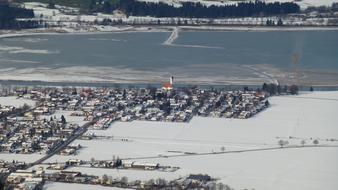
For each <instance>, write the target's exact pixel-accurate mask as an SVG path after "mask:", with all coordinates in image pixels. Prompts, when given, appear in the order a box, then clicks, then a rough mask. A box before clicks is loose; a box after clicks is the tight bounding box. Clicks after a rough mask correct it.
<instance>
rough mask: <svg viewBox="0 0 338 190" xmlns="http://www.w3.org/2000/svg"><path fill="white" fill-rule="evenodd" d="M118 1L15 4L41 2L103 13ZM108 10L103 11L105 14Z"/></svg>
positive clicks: (56, 0) (59, 0) (58, 0)
mask: <svg viewBox="0 0 338 190" xmlns="http://www.w3.org/2000/svg"><path fill="white" fill-rule="evenodd" d="M118 1H119V0H16V2H41V3H47V4H49V3H51V4H55V5H61V6H69V7H75V8H80V10H81V11H84V12H96V11H103V9H104V8H105V7H108V6H109V7H111V5H113V4H115V3H116V2H118ZM107 11H110V10H105V12H107Z"/></svg>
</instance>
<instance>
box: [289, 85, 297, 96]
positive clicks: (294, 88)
mask: <svg viewBox="0 0 338 190" xmlns="http://www.w3.org/2000/svg"><path fill="white" fill-rule="evenodd" d="M290 94H292V95H295V94H298V86H297V85H294V84H293V85H291V86H290Z"/></svg>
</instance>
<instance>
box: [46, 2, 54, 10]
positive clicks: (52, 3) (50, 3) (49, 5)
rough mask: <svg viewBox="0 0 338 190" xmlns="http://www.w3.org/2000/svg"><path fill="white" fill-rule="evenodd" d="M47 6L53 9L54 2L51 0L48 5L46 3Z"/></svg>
mask: <svg viewBox="0 0 338 190" xmlns="http://www.w3.org/2000/svg"><path fill="white" fill-rule="evenodd" d="M47 8H49V9H55V3H54V2H53V1H51V2H49V3H48V5H47Z"/></svg>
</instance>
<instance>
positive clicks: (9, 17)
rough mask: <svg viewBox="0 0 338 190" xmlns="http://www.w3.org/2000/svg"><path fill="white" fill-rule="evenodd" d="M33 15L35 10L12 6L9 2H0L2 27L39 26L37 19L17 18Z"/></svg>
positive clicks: (0, 23)
mask: <svg viewBox="0 0 338 190" xmlns="http://www.w3.org/2000/svg"><path fill="white" fill-rule="evenodd" d="M33 17H34V12H33V10H29V9H24V8H20V7H16V6H12V5H9V4H8V3H0V29H21V28H35V27H37V26H38V22H37V21H32V20H29V21H22V20H21V21H20V20H17V18H33Z"/></svg>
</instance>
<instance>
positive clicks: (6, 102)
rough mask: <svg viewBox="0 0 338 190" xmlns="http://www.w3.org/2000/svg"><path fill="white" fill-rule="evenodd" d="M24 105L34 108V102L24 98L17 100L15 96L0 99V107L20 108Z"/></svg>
mask: <svg viewBox="0 0 338 190" xmlns="http://www.w3.org/2000/svg"><path fill="white" fill-rule="evenodd" d="M24 104H27V105H29V106H35V101H34V100H29V99H24V98H18V97H16V96H6V97H0V105H2V106H14V107H21V106H23V105H24Z"/></svg>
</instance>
